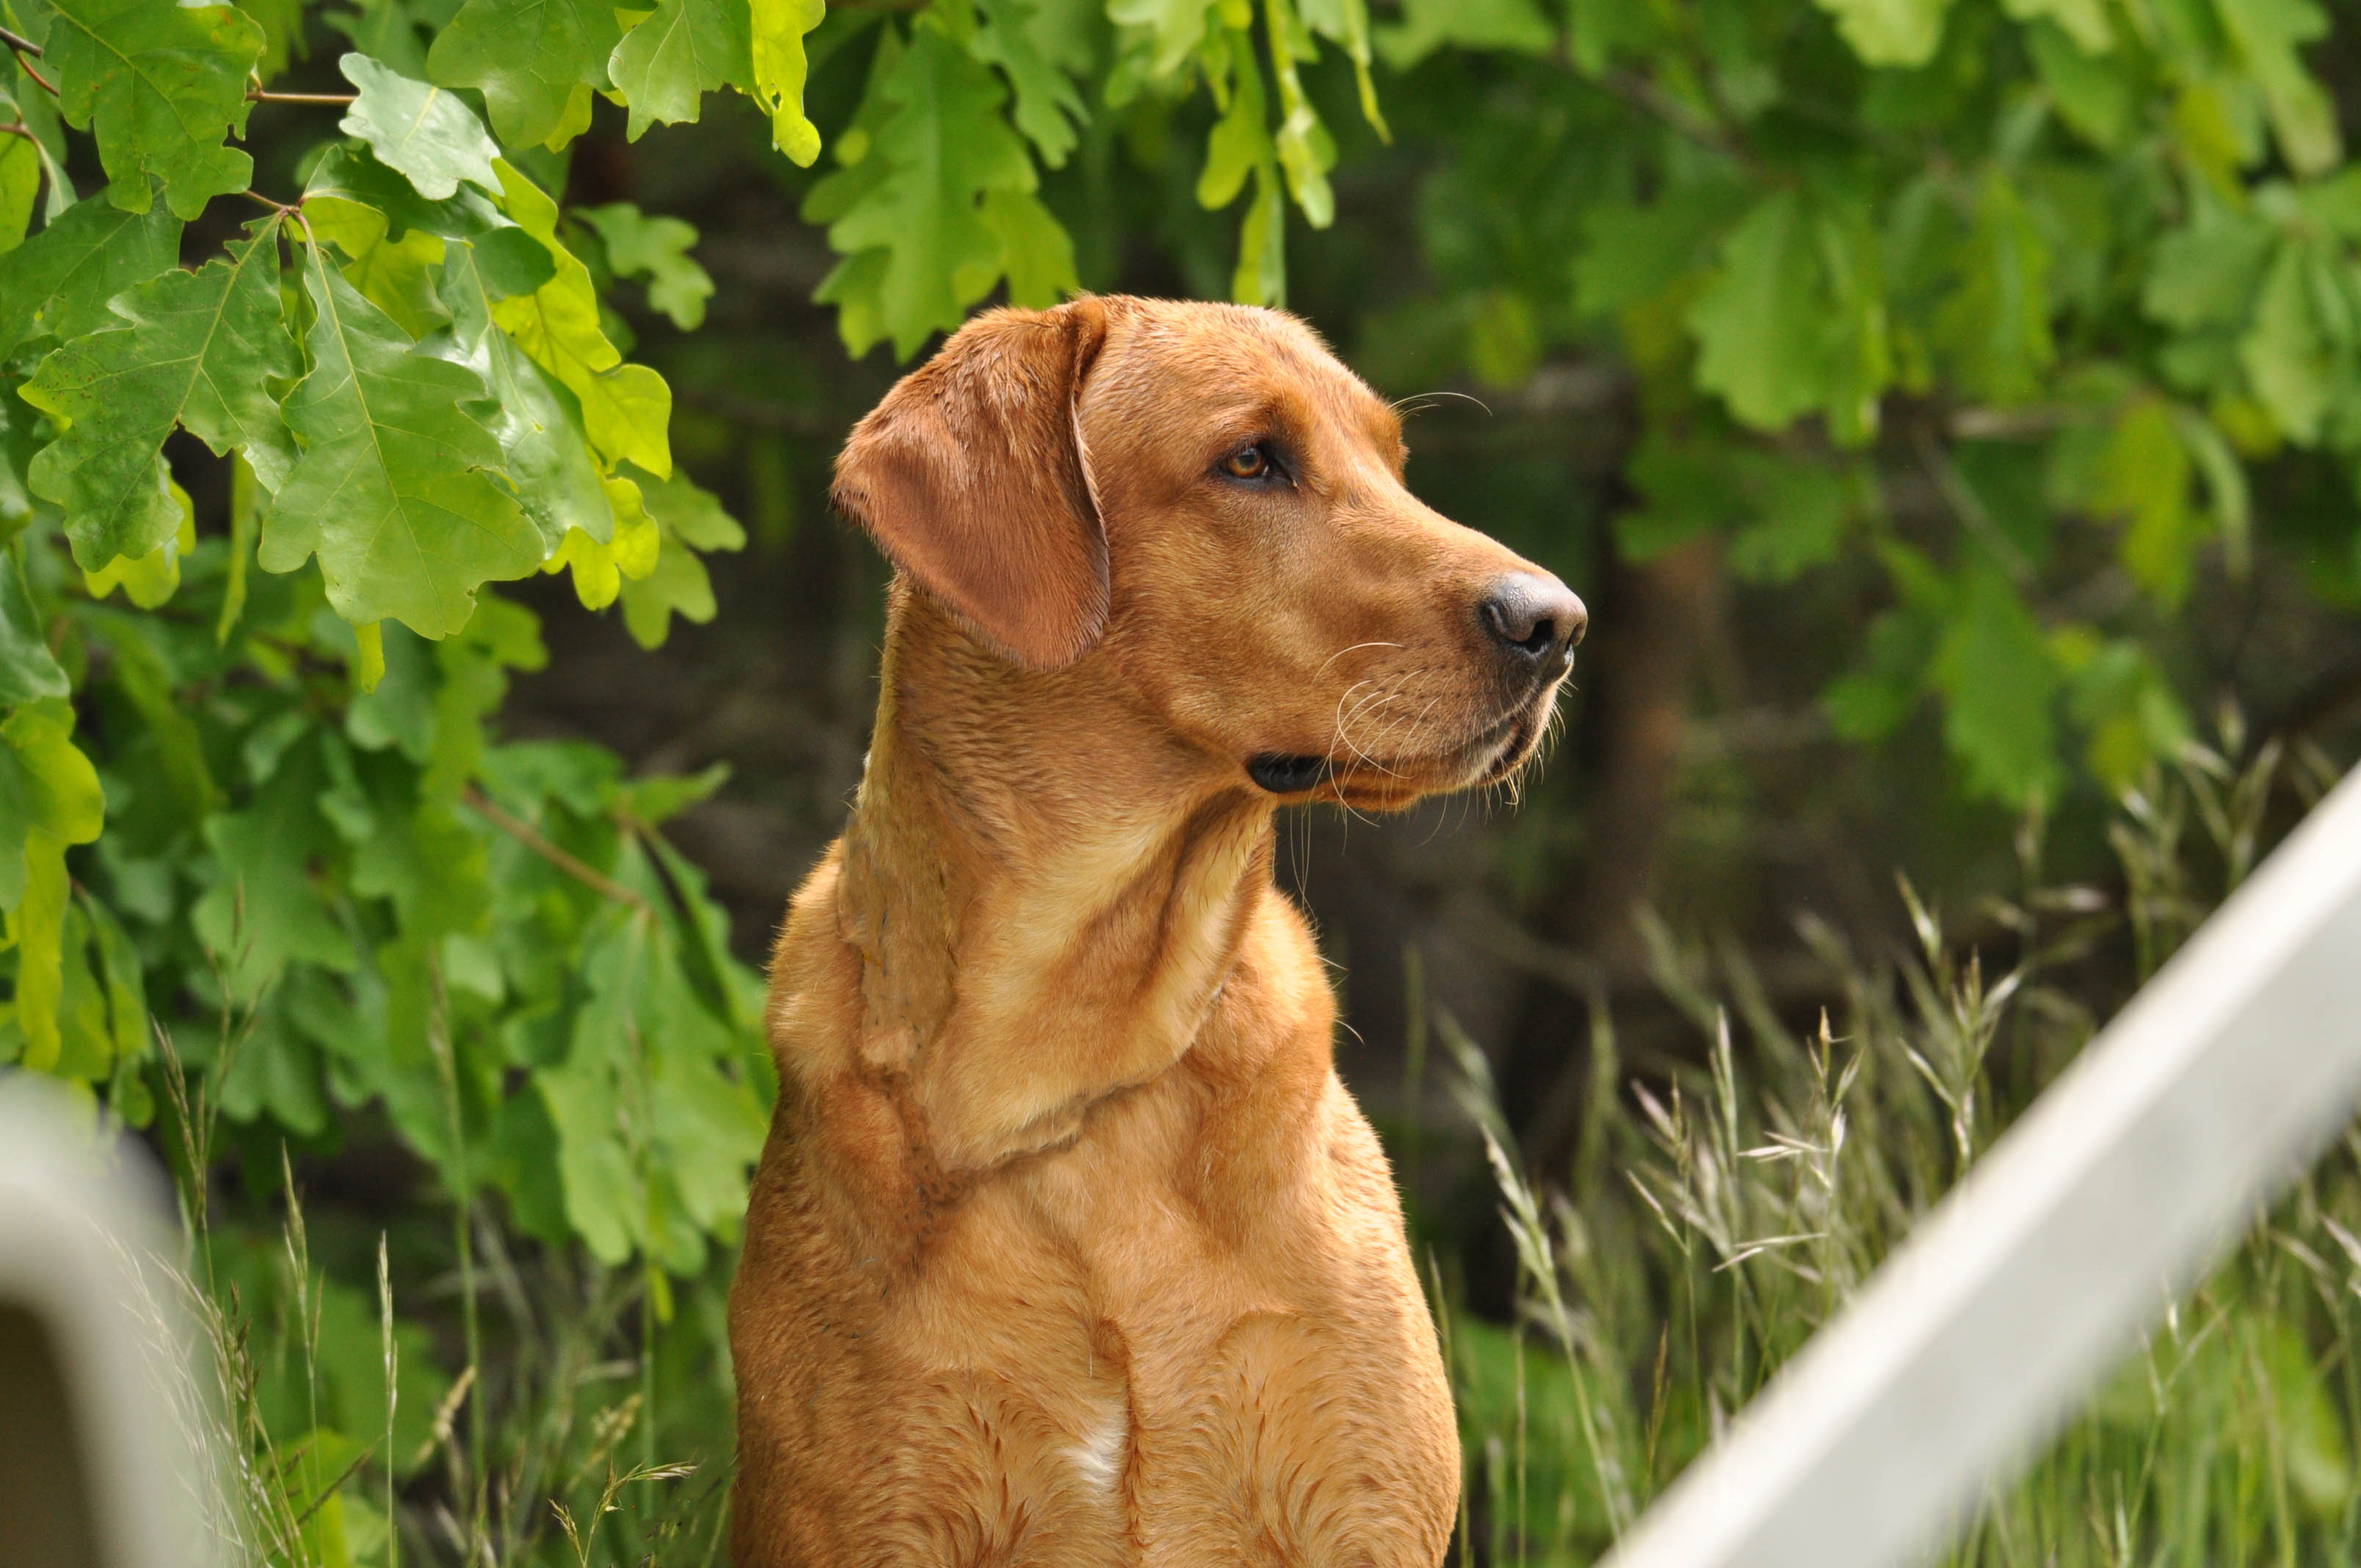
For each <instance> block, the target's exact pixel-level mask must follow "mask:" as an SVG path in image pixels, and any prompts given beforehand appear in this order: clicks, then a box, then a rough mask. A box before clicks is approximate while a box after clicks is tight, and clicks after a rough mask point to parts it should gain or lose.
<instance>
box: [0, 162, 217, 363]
mask: <svg viewBox="0 0 2361 1568" xmlns="http://www.w3.org/2000/svg"><path fill="white" fill-rule="evenodd" d="M180 254H181V221H180V220H179V219H178V218H176V217H174V216H172V214H170V212H169V211H168V210H166V209H165V208H162V207H152V208H150V209H149V210H148V211H145V212H137V213H134V212H128V211H126V210H125V209H124V208H122V207H120V206H117V205H116V204H115V203H113V202H111V201H109V200H108V199H107V195H106V192H104V191H102V192H99V193H98V194H96V195H94V196H92V197H89V198H88V199H86V200H84V201H82V202H78V203H75V204H74V205H72V206H71V207H69V208H67V209H66V210H65V211H64V212H63V213H61V214H59V215H58V217H57V218H56V219H55V220H54V221H52V222H51V223H50V225H49V227H47V228H45V229H43V230H42V231H41V232H40V233H38V234H37V235H35V236H33V237H32V238H30V239H28V240H27V241H26V242H25V243H24V244H22V245H20V246H18V247H16V249H14V250H12V251H10V252H8V254H7V255H6V256H5V257H0V358H5V357H6V356H8V355H10V354H13V353H14V352H16V348H17V345H20V344H22V343H24V342H25V341H26V340H27V339H28V338H31V337H34V336H41V335H46V336H51V337H63V338H71V337H80V336H82V334H84V333H90V332H96V331H98V330H100V329H101V328H103V327H107V326H112V325H114V324H115V318H114V317H113V316H112V315H110V314H109V313H108V312H107V308H106V302H108V301H109V300H111V299H113V298H115V295H117V294H119V293H121V292H123V291H124V290H126V289H128V288H130V287H131V286H132V285H133V284H135V283H143V282H145V281H147V280H148V279H150V278H153V277H155V276H156V275H157V274H158V273H159V272H162V271H164V270H165V269H168V268H170V267H171V266H172V265H173V263H174V262H175V261H177V260H178V259H179V258H180Z"/></svg>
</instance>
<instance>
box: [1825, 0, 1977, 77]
mask: <svg viewBox="0 0 2361 1568" xmlns="http://www.w3.org/2000/svg"><path fill="white" fill-rule="evenodd" d="M1817 5H1819V7H1820V9H1821V10H1823V11H1826V12H1828V15H1830V16H1834V17H1835V18H1836V19H1837V31H1838V32H1839V33H1841V34H1843V35H1844V40H1845V42H1847V43H1849V44H1850V45H1851V46H1852V52H1853V53H1855V54H1857V55H1859V56H1860V57H1861V61H1862V63H1864V64H1867V65H1902V66H1911V65H1924V64H1926V63H1927V61H1928V60H1932V59H1934V58H1935V46H1936V45H1938V44H1939V43H1941V42H1942V41H1943V13H1944V12H1946V11H1948V10H1949V9H1950V8H1951V0H1817Z"/></svg>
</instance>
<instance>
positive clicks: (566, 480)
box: [419, 244, 615, 556]
mask: <svg viewBox="0 0 2361 1568" xmlns="http://www.w3.org/2000/svg"><path fill="white" fill-rule="evenodd" d="M442 297H443V302H444V303H445V306H447V307H448V308H449V310H450V312H451V327H450V331H449V332H448V333H447V334H440V335H438V336H436V337H434V338H432V339H429V340H428V341H426V342H425V343H423V344H421V345H419V352H420V353H422V354H431V355H434V356H438V357H441V358H446V359H449V360H451V361H452V362H453V363H454V364H459V365H465V366H466V367H467V368H469V369H470V370H473V371H474V372H475V373H476V374H477V375H478V376H480V377H482V378H483V381H484V385H485V387H486V388H488V389H489V391H490V394H491V396H490V397H489V400H486V401H484V402H482V403H480V404H478V405H477V406H476V407H475V408H473V409H472V410H471V412H473V413H475V414H476V416H477V417H478V418H479V419H481V420H482V421H483V422H484V425H485V427H486V428H487V429H488V430H489V431H490V432H491V433H492V436H493V438H494V439H495V440H497V441H498V442H499V443H500V453H501V455H502V457H503V458H504V459H505V463H506V466H507V469H508V473H509V477H510V479H511V482H512V483H513V484H514V485H515V486H516V492H517V499H518V500H519V501H520V502H521V503H522V506H523V507H524V510H525V514H526V515H527V516H529V517H530V518H532V519H533V524H534V526H535V527H537V528H538V529H540V531H541V539H542V554H544V556H546V555H551V554H555V553H556V552H557V551H558V549H559V548H560V547H561V545H562V544H563V543H564V542H565V539H566V531H567V530H568V529H580V530H582V531H583V532H586V533H588V535H590V536H591V537H592V538H594V539H598V540H601V541H604V540H608V539H610V538H612V537H613V535H614V527H615V519H614V512H613V510H612V509H611V508H610V507H609V504H608V500H607V492H606V489H605V488H604V486H603V485H602V483H601V481H600V477H599V474H598V464H597V462H596V461H595V460H594V459H593V458H592V457H591V455H590V453H589V450H588V439H589V438H588V435H587V434H585V433H584V431H583V428H582V415H581V411H580V408H579V406H578V405H577V403H576V402H575V400H574V398H573V395H572V394H571V393H569V392H567V391H566V389H564V388H562V387H559V386H557V385H555V384H554V383H553V382H552V381H551V380H550V379H549V378H548V375H547V373H546V372H545V371H544V370H543V369H542V368H541V367H539V366H538V365H535V364H534V363H533V361H532V360H531V359H530V358H528V357H527V356H525V354H524V353H523V351H522V350H521V349H519V348H518V347H517V345H515V344H514V343H513V342H511V340H510V338H509V336H508V334H506V333H504V332H502V331H501V330H500V328H499V327H498V326H496V325H494V324H493V322H492V311H493V309H494V307H495V305H496V304H497V303H498V301H497V299H496V298H495V296H494V294H493V292H492V291H491V290H490V289H489V287H488V286H487V285H486V283H485V281H484V279H483V276H482V274H481V273H480V272H479V271H478V269H477V266H476V254H475V247H472V246H469V245H465V244H460V245H454V246H453V247H451V251H450V255H449V257H448V258H447V259H445V262H444V264H443V278H442Z"/></svg>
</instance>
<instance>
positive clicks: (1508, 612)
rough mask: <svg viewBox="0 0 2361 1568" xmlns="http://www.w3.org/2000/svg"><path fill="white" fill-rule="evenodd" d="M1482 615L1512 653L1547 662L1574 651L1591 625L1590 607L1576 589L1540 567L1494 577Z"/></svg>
mask: <svg viewBox="0 0 2361 1568" xmlns="http://www.w3.org/2000/svg"><path fill="white" fill-rule="evenodd" d="M1477 619H1479V620H1482V621H1483V623H1484V630H1486V631H1487V632H1488V633H1489V634H1490V635H1491V637H1492V639H1493V641H1496V642H1498V643H1499V645H1500V646H1501V648H1502V649H1504V650H1505V651H1507V652H1508V653H1509V654H1510V656H1511V657H1515V658H1521V659H1523V660H1527V661H1530V662H1531V663H1534V664H1537V665H1541V666H1543V667H1546V666H1548V665H1549V664H1551V663H1555V662H1557V661H1559V660H1562V659H1563V658H1564V657H1565V655H1566V654H1567V653H1568V652H1571V651H1572V650H1573V648H1574V645H1575V644H1576V643H1577V642H1579V641H1582V633H1583V631H1584V630H1585V629H1586V628H1587V627H1588V625H1589V624H1590V614H1589V611H1587V610H1586V609H1583V606H1582V601H1581V600H1580V599H1578V598H1575V596H1574V590H1572V589H1571V588H1569V587H1566V586H1565V584H1564V583H1561V582H1559V581H1558V580H1557V579H1556V578H1555V577H1553V576H1546V575H1544V574H1543V573H1540V572H1515V573H1511V574H1510V575H1509V576H1505V577H1499V578H1496V579H1494V580H1493V582H1492V585H1491V586H1490V587H1489V588H1488V589H1487V590H1486V591H1485V594H1484V598H1483V600H1482V602H1481V603H1480V604H1478V606H1477Z"/></svg>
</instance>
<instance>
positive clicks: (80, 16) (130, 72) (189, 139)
mask: <svg viewBox="0 0 2361 1568" xmlns="http://www.w3.org/2000/svg"><path fill="white" fill-rule="evenodd" d="M49 5H50V7H51V10H52V12H53V16H52V19H51V21H50V24H49V37H48V38H47V39H46V40H45V43H44V45H43V48H44V50H45V52H44V54H43V56H42V59H43V60H44V61H45V63H47V64H48V65H49V66H50V67H51V68H52V69H53V70H54V71H56V73H57V76H56V80H57V84H58V107H59V108H60V110H61V111H62V112H63V113H64V115H65V117H66V120H67V122H68V123H69V124H71V125H72V126H75V127H76V128H77V129H80V128H84V127H87V128H89V129H91V130H92V131H93V134H94V135H95V136H96V137H97V138H98V156H99V161H100V162H101V163H103V164H104V165H105V168H106V174H107V178H108V179H109V180H111V181H114V183H113V184H112V185H110V186H108V187H107V191H108V194H109V195H110V196H111V197H112V199H113V200H114V201H115V204H116V205H118V206H121V207H124V208H126V210H129V211H132V212H144V211H146V210H147V208H148V203H149V202H150V201H152V200H153V199H154V198H153V194H152V192H151V191H150V189H149V187H148V177H149V176H150V175H153V176H155V177H156V178H158V179H160V180H162V181H164V200H165V202H166V203H167V204H168V205H170V208H171V209H172V211H173V213H174V214H176V215H177V216H179V217H181V218H193V217H195V216H196V215H197V214H199V213H201V212H203V211H204V208H205V203H207V202H209V201H211V200H212V199H213V198H214V197H215V196H221V195H226V194H228V193H229V192H233V191H242V190H244V189H245V188H246V187H247V184H248V182H250V181H252V180H253V178H254V159H251V158H248V157H247V155H246V154H245V153H243V152H240V151H238V150H237V149H236V148H231V147H227V146H225V145H224V138H225V137H227V136H228V135H229V133H231V132H232V131H236V132H237V133H239V134H240V135H243V134H244V133H245V130H246V116H247V110H248V108H249V107H250V105H248V104H247V101H246V84H247V76H248V74H249V73H251V72H252V71H253V70H254V67H255V62H256V61H257V60H259V59H260V58H261V55H262V44H263V34H262V28H261V27H260V26H258V24H257V23H256V22H255V21H254V19H253V18H252V17H250V16H247V15H246V14H245V13H244V12H242V11H239V10H236V8H234V7H232V6H228V5H174V4H173V3H172V0H49Z"/></svg>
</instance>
